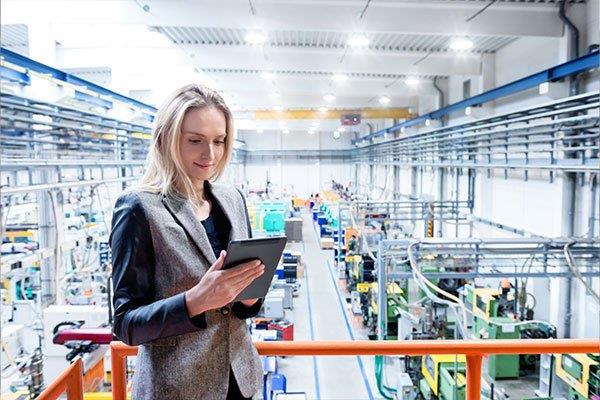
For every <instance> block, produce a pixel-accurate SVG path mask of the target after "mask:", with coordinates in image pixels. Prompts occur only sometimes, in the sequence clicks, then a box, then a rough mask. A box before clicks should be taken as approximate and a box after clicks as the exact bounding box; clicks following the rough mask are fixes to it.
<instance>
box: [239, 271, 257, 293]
mask: <svg viewBox="0 0 600 400" xmlns="http://www.w3.org/2000/svg"><path fill="white" fill-rule="evenodd" d="M262 274H263V272H262V271H259V272H256V273H253V274H249V275H248V276H245V277H244V278H243V279H240V280H239V281H237V282H235V283H232V287H233V288H234V290H235V291H236V292H237V293H239V292H241V291H242V290H244V289H245V288H246V287H248V285H250V284H251V283H252V282H253V281H254V280H255V279H256V278H258V277H259V276H261V275H262Z"/></svg>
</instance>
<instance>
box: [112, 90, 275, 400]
mask: <svg viewBox="0 0 600 400" xmlns="http://www.w3.org/2000/svg"><path fill="white" fill-rule="evenodd" d="M155 124H156V126H155V128H154V132H153V140H152V145H151V148H150V151H149V154H148V165H147V169H146V173H145V175H144V176H143V178H142V181H141V183H140V185H138V186H137V187H136V188H134V189H133V190H128V191H126V192H125V193H123V194H122V195H121V196H120V197H119V199H118V200H117V202H116V204H115V209H114V213H113V220H112V231H111V235H110V245H111V249H112V261H113V273H112V275H113V282H114V283H113V284H114V298H113V302H114V309H115V315H114V333H115V335H116V336H117V337H118V338H119V339H120V340H122V341H123V342H125V343H127V344H129V345H140V347H139V353H138V359H137V367H136V371H135V375H134V378H133V398H134V399H136V400H137V399H170V400H171V399H244V398H249V397H252V396H253V395H254V393H256V392H257V390H259V388H260V385H261V382H262V367H261V362H260V359H259V357H258V353H257V351H256V349H255V347H254V345H253V344H252V341H251V339H250V335H249V333H248V329H247V326H246V321H245V320H246V318H249V317H252V316H254V315H256V314H257V313H258V311H259V309H260V307H261V304H262V299H252V300H245V301H242V302H233V300H234V299H235V298H236V296H237V294H238V293H240V292H241V291H242V290H243V289H244V288H245V287H246V286H248V285H249V284H250V283H251V282H252V281H253V280H254V279H256V278H257V277H258V276H260V275H261V274H262V273H263V271H264V265H262V264H261V263H260V261H251V262H247V263H244V264H240V265H238V266H236V267H235V268H231V269H227V270H222V269H221V267H222V266H223V260H224V258H225V251H224V250H225V249H226V248H227V244H228V243H229V240H239V239H245V238H247V237H249V236H250V235H251V228H250V223H249V219H248V211H247V209H246V203H245V200H244V197H243V196H242V194H241V193H240V192H239V191H237V190H236V189H234V188H233V187H229V186H225V185H220V184H213V183H211V180H215V179H217V178H218V177H219V176H220V175H221V173H222V172H223V169H224V168H225V166H226V165H227V162H228V160H229V157H230V154H231V150H232V147H233V140H234V139H233V127H232V116H231V112H230V110H229V108H227V106H226V105H225V102H224V101H223V99H222V98H221V96H220V95H219V94H218V93H216V92H215V91H213V90H210V89H208V88H205V87H202V86H198V85H187V86H184V87H182V88H181V89H179V90H177V91H175V92H174V93H173V94H172V95H171V96H170V97H169V99H168V100H167V101H166V102H165V104H164V105H163V106H162V107H161V109H160V110H159V111H158V113H157V115H156V121H155Z"/></svg>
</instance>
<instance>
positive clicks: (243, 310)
mask: <svg viewBox="0 0 600 400" xmlns="http://www.w3.org/2000/svg"><path fill="white" fill-rule="evenodd" d="M236 190H237V191H238V192H239V194H240V196H241V197H242V202H243V203H244V211H245V213H246V223H247V224H248V238H252V226H251V225H250V216H249V214H248V206H247V205H246V198H245V197H244V195H243V194H242V192H241V191H240V190H239V189H237V188H236ZM262 303H263V299H258V301H257V302H256V303H254V305H253V306H252V307H246V306H245V305H244V304H243V303H242V302H239V301H236V302H235V303H233V305H232V306H231V311H232V312H233V313H234V314H235V316H236V317H238V318H239V319H247V318H252V317H255V316H256V315H257V314H258V312H259V311H260V308H261V307H262Z"/></svg>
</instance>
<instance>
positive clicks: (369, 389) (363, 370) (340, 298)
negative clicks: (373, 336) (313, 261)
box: [307, 221, 374, 400]
mask: <svg viewBox="0 0 600 400" xmlns="http://www.w3.org/2000/svg"><path fill="white" fill-rule="evenodd" d="M313 230H314V231H315V239H316V240H317V244H318V245H319V248H321V243H320V242H319V236H320V235H319V234H318V233H317V227H316V225H315V223H314V221H313ZM327 268H328V269H329V276H330V277H331V282H332V283H333V287H334V289H335V294H336V295H337V298H338V303H339V305H340V311H341V312H342V316H343V317H344V322H345V323H346V329H347V330H348V334H349V335H350V339H352V340H354V332H353V331H352V327H350V321H348V315H346V311H345V310H344V303H343V302H342V296H341V295H340V291H339V288H338V285H337V283H336V282H335V277H334V275H333V271H332V270H331V264H330V263H329V260H327ZM307 290H308V287H307ZM356 361H357V362H358V367H359V368H360V374H361V375H362V378H363V382H364V383H365V388H366V389H367V394H368V395H369V400H373V399H374V397H373V392H372V391H371V385H370V384H369V379H368V378H367V374H366V372H365V366H364V364H363V362H362V358H361V357H360V356H356Z"/></svg>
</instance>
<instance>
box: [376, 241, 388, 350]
mask: <svg viewBox="0 0 600 400" xmlns="http://www.w3.org/2000/svg"><path fill="white" fill-rule="evenodd" d="M376 262H377V327H378V328H377V340H384V339H385V338H386V336H387V301H386V280H387V277H386V271H385V263H384V261H383V240H380V241H379V246H378V249H377V260H376Z"/></svg>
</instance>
